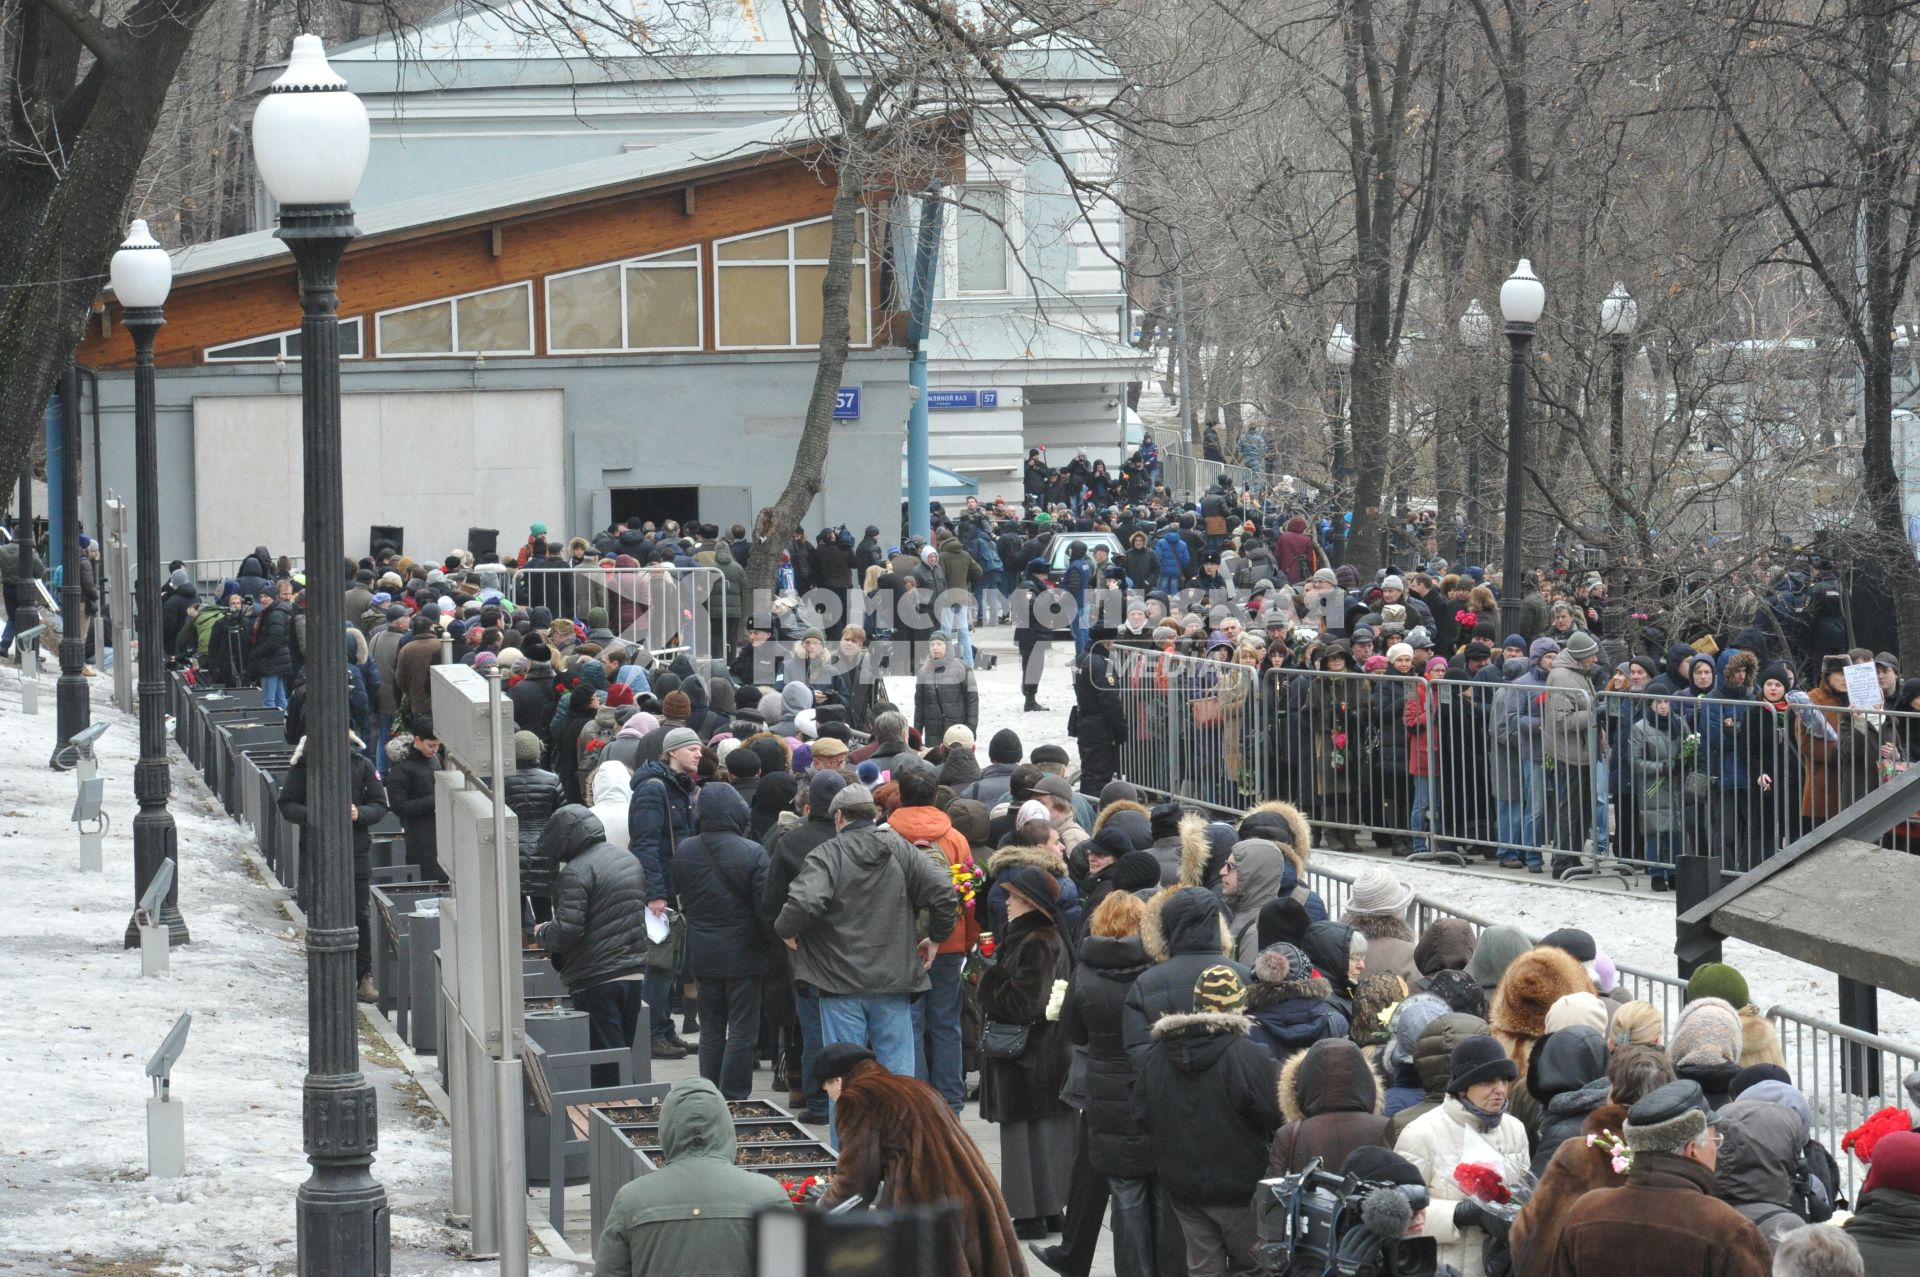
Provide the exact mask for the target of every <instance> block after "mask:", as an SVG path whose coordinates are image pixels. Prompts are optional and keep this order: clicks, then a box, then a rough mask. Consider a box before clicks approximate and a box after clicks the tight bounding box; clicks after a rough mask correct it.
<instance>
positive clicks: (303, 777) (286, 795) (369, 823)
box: [280, 736, 387, 877]
mask: <svg viewBox="0 0 1920 1277" xmlns="http://www.w3.org/2000/svg"><path fill="white" fill-rule="evenodd" d="M306 754H307V738H306V737H304V736H302V737H301V738H300V745H299V748H297V749H295V750H294V751H293V759H292V762H291V764H290V765H289V766H288V768H287V776H286V779H285V780H283V781H281V782H280V815H281V816H282V817H284V818H285V819H286V821H287V823H289V824H293V825H298V826H300V827H301V828H303V829H304V828H305V827H306V824H307V759H306ZM347 785H348V789H347V792H348V793H350V794H352V795H353V800H352V801H353V805H354V806H355V807H357V808H359V809H360V817H359V819H358V820H355V821H354V822H353V867H354V872H355V873H356V874H357V875H360V876H362V877H364V876H365V875H366V873H367V867H368V861H369V859H370V858H371V857H372V854H373V827H374V826H375V825H377V824H379V823H380V822H381V821H383V820H385V819H386V818H387V791H386V789H385V787H384V786H382V785H381V784H380V774H379V773H378V772H376V771H374V769H373V763H372V761H371V760H370V759H368V757H367V756H366V755H365V754H363V753H361V752H360V749H359V744H358V742H357V741H356V742H355V744H354V748H353V750H352V752H351V753H349V754H348V756H347Z"/></svg>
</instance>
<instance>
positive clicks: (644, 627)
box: [512, 563, 744, 661]
mask: <svg viewBox="0 0 1920 1277" xmlns="http://www.w3.org/2000/svg"><path fill="white" fill-rule="evenodd" d="M512 597H513V601H514V602H515V603H517V604H519V605H520V606H522V607H529V608H532V607H544V608H546V609H547V610H548V611H549V612H551V613H552V614H553V616H554V617H555V618H556V619H559V618H562V617H565V618H567V619H570V620H577V621H581V622H583V623H584V622H585V620H586V618H587V614H588V613H589V612H591V611H593V610H594V609H596V608H599V609H604V610H605V612H606V614H607V628H608V629H610V630H612V631H613V633H614V634H615V635H617V636H618V637H620V638H621V639H622V640H624V641H626V642H629V643H637V644H639V645H641V646H643V647H645V648H646V649H647V650H648V651H650V652H658V651H661V650H663V649H667V648H684V649H686V650H688V651H689V652H690V653H691V654H692V657H693V659H694V660H695V661H703V660H708V659H711V658H715V657H717V658H720V659H723V660H724V659H725V657H726V652H727V641H728V638H729V637H730V635H731V632H732V629H733V625H734V622H735V621H737V620H738V619H739V611H738V609H739V608H740V607H741V606H742V604H743V603H744V600H742V599H737V598H735V597H733V592H732V591H731V590H730V588H729V586H728V584H727V578H726V575H725V574H724V573H722V572H721V571H720V569H719V568H710V567H691V568H681V567H672V566H669V565H666V564H657V563H656V564H649V565H647V566H645V567H631V568H624V567H600V566H598V565H593V566H588V567H577V568H521V569H520V570H518V571H516V572H515V573H513V580H512Z"/></svg>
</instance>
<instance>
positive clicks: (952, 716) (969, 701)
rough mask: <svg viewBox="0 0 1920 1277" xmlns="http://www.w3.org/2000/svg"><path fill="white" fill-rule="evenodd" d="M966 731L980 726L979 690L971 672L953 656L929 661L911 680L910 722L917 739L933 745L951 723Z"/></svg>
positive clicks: (964, 663)
mask: <svg viewBox="0 0 1920 1277" xmlns="http://www.w3.org/2000/svg"><path fill="white" fill-rule="evenodd" d="M956 723H958V724H961V725H962V726H964V727H966V728H967V729H968V730H969V731H971V730H973V729H974V728H975V727H978V726H979V725H980V692H979V689H978V688H977V687H975V686H974V682H973V671H972V670H970V669H968V668H967V665H966V662H965V661H962V660H961V659H960V658H959V657H957V656H948V657H947V658H946V659H944V660H940V661H933V662H929V663H928V664H927V665H926V666H924V667H923V668H922V669H921V670H920V673H919V674H918V675H916V676H915V678H914V681H913V725H914V726H915V727H917V728H919V729H920V738H921V739H922V740H924V741H926V742H927V743H928V744H929V745H936V744H938V743H939V742H940V739H941V738H942V737H944V736H945V735H946V734H947V729H948V728H949V727H952V726H953V725H954V724H956Z"/></svg>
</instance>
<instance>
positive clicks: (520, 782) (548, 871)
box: [504, 767, 566, 896]
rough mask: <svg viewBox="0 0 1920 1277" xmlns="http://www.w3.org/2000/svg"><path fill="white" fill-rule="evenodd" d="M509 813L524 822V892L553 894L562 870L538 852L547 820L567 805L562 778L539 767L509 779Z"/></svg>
mask: <svg viewBox="0 0 1920 1277" xmlns="http://www.w3.org/2000/svg"><path fill="white" fill-rule="evenodd" d="M504 788H505V790H506V796H507V810H509V811H511V812H512V813H513V814H514V816H515V817H516V818H517V819H518V820H519V822H520V892H521V894H522V895H527V896H545V895H551V894H552V892H553V876H554V875H555V874H556V873H558V872H559V871H560V867H559V866H558V865H557V864H555V863H554V862H553V861H551V860H547V859H545V858H543V857H541V856H540V855H539V853H538V851H537V848H538V847H539V845H540V833H541V831H542V830H544V829H545V828H546V827H547V818H548V817H550V816H552V815H553V813H554V812H555V811H556V810H558V809H559V807H560V806H561V804H562V803H564V802H566V795H565V794H564V793H563V792H562V791H561V788H560V778H559V777H558V776H556V775H554V774H553V773H552V772H550V771H546V770H545V769H543V768H539V767H523V768H520V769H519V770H517V771H515V772H513V773H512V774H510V775H509V776H508V777H507V780H506V784H505V786H504Z"/></svg>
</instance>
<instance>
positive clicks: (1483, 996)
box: [1427, 971, 1487, 1020]
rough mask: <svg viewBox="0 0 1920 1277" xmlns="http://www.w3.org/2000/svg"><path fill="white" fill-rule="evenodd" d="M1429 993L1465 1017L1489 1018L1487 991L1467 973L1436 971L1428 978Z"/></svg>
mask: <svg viewBox="0 0 1920 1277" xmlns="http://www.w3.org/2000/svg"><path fill="white" fill-rule="evenodd" d="M1427 992H1428V993H1431V994H1433V996H1435V997H1436V998H1439V999H1440V1000H1441V1001H1442V1002H1445V1003H1446V1004H1447V1005H1448V1006H1449V1007H1451V1008H1453V1009H1454V1010H1455V1011H1459V1012H1461V1013H1462V1014H1464V1015H1471V1016H1476V1017H1478V1018H1479V1019H1482V1020H1484V1019H1486V1018H1487V991H1486V990H1485V989H1483V988H1481V987H1480V986H1479V985H1478V984H1476V983H1474V979H1473V977H1472V976H1470V975H1468V974H1467V973H1466V972H1465V971H1436V972H1434V973H1433V975H1431V976H1429V977H1428V978H1427Z"/></svg>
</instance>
